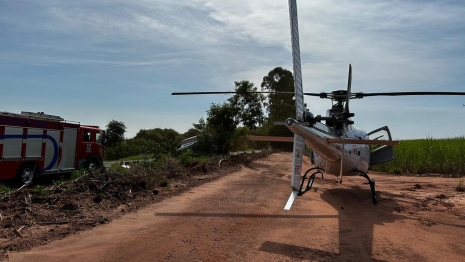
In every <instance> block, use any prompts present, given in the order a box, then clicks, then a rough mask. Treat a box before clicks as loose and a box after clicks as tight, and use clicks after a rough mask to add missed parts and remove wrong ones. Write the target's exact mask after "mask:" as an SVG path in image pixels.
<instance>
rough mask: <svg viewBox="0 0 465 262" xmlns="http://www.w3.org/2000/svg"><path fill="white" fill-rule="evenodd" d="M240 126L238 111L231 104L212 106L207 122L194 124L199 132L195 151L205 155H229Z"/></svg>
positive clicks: (201, 120)
mask: <svg viewBox="0 0 465 262" xmlns="http://www.w3.org/2000/svg"><path fill="white" fill-rule="evenodd" d="M238 124H239V120H238V118H237V110H236V109H235V108H234V107H233V106H231V105H230V104H229V103H223V104H211V106H210V110H208V111H207V120H206V121H205V120H204V119H203V118H201V119H200V120H199V123H198V124H194V127H195V129H197V130H199V135H197V142H196V143H195V145H194V148H193V149H194V150H196V151H200V152H201V153H204V154H227V153H229V150H230V148H231V144H230V141H231V137H232V135H233V134H234V131H235V130H236V128H237V125H238Z"/></svg>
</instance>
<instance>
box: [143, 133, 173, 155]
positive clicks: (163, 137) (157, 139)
mask: <svg viewBox="0 0 465 262" xmlns="http://www.w3.org/2000/svg"><path fill="white" fill-rule="evenodd" d="M134 139H143V140H146V141H152V142H154V144H155V145H156V147H157V150H151V152H152V151H153V152H154V153H155V152H160V153H163V154H166V153H173V152H174V151H176V149H177V147H178V144H179V141H181V136H180V135H179V133H178V132H177V131H176V130H174V129H171V128H164V129H161V128H154V129H148V130H145V129H141V130H140V131H139V132H137V134H136V136H135V137H134Z"/></svg>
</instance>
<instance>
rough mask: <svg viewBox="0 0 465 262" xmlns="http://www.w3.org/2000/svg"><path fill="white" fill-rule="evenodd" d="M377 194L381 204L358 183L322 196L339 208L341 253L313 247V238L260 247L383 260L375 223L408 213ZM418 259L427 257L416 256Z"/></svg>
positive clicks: (310, 256) (297, 255) (304, 255)
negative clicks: (375, 250)
mask: <svg viewBox="0 0 465 262" xmlns="http://www.w3.org/2000/svg"><path fill="white" fill-rule="evenodd" d="M321 190H322V189H320V191H321ZM312 191H316V190H312ZM377 197H378V200H379V204H378V205H373V203H372V199H371V191H370V190H369V189H364V188H363V187H358V186H356V187H354V188H334V189H326V190H324V192H323V193H322V194H321V200H322V201H324V202H327V203H328V204H330V205H331V206H332V207H333V208H334V209H335V210H337V211H338V214H337V215H336V217H337V218H338V228H339V232H338V233H339V253H337V252H331V251H325V250H319V249H315V248H312V247H311V244H312V243H311V242H310V243H309V245H310V247H303V246H297V245H292V244H287V243H277V242H272V241H265V242H264V243H262V245H261V246H260V248H259V251H264V252H269V253H274V254H279V255H283V256H287V257H290V258H293V259H303V260H310V261H315V260H316V261H383V260H377V259H374V258H373V241H374V228H375V225H384V224H388V223H392V222H394V221H396V220H399V219H405V218H406V217H404V216H402V215H398V214H395V213H394V211H395V210H396V209H397V208H398V207H399V204H398V203H397V202H396V201H395V200H393V199H390V198H383V197H382V194H380V193H379V192H377ZM316 244H318V243H316ZM415 260H424V258H421V257H415Z"/></svg>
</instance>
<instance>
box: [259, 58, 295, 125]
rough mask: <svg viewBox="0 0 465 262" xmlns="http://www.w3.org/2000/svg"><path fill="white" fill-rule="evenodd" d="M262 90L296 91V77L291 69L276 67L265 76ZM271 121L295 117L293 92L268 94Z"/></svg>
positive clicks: (267, 103) (267, 107) (266, 104)
mask: <svg viewBox="0 0 465 262" xmlns="http://www.w3.org/2000/svg"><path fill="white" fill-rule="evenodd" d="M262 91H270V92H294V78H293V77H292V73H291V72H290V71H289V70H286V69H283V68H281V67H276V68H275V69H273V70H271V71H270V72H269V73H268V75H266V76H265V77H263V82H262ZM265 107H266V109H267V111H268V119H269V121H271V122H272V121H284V120H286V119H287V118H289V117H293V118H295V102H294V95H293V94H279V93H278V94H277V93H274V94H268V101H267V102H266V103H265Z"/></svg>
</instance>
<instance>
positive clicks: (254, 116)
mask: <svg viewBox="0 0 465 262" xmlns="http://www.w3.org/2000/svg"><path fill="white" fill-rule="evenodd" d="M234 84H235V85H236V87H235V91H236V92H256V91H257V87H255V86H254V84H253V83H251V82H249V81H247V80H242V81H240V82H234ZM264 100H265V96H264V95H262V94H258V93H236V94H235V95H234V96H232V97H231V98H229V99H228V102H229V103H230V104H231V106H232V107H233V108H234V109H235V111H236V112H235V113H236V114H237V116H236V117H237V118H238V121H239V122H240V123H242V124H243V125H244V126H246V127H248V128H249V129H255V128H257V127H258V126H260V125H262V124H263V120H264V115H263V110H262V107H263V101H264Z"/></svg>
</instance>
